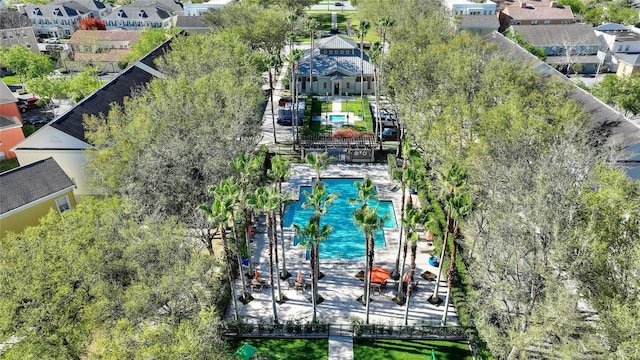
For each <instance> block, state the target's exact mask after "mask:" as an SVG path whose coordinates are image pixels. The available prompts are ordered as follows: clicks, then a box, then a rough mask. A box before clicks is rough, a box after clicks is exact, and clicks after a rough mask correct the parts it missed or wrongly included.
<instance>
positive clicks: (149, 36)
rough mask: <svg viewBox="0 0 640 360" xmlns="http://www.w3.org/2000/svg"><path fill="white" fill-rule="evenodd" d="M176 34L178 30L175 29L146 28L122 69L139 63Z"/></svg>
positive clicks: (133, 46)
mask: <svg viewBox="0 0 640 360" xmlns="http://www.w3.org/2000/svg"><path fill="white" fill-rule="evenodd" d="M176 33H177V30H176V29H175V28H174V29H172V30H169V31H166V30H164V29H151V28H145V29H144V30H142V33H141V34H140V36H139V37H138V40H137V41H136V42H135V44H133V45H132V46H131V52H129V54H128V55H127V57H126V58H125V59H124V64H123V65H124V66H122V67H123V68H124V67H126V66H127V65H131V64H133V63H134V62H136V61H138V60H139V59H141V58H142V57H143V56H145V55H147V54H148V53H149V52H151V50H153V49H155V48H156V47H158V46H159V45H160V44H162V43H163V42H165V41H167V39H168V38H170V37H171V36H173V35H175V34H176Z"/></svg>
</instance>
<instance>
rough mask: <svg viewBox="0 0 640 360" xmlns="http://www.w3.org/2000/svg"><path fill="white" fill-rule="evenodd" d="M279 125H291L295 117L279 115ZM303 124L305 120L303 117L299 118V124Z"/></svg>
mask: <svg viewBox="0 0 640 360" xmlns="http://www.w3.org/2000/svg"><path fill="white" fill-rule="evenodd" d="M277 123H278V125H283V126H291V125H292V124H293V119H291V118H290V117H279V118H278V120H277ZM302 124H303V120H302V118H299V119H298V126H302Z"/></svg>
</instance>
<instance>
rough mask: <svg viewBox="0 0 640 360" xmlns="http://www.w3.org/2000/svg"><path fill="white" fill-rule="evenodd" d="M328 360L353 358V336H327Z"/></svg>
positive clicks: (348, 359) (351, 359) (349, 359)
mask: <svg viewBox="0 0 640 360" xmlns="http://www.w3.org/2000/svg"><path fill="white" fill-rule="evenodd" d="M329 360H353V338H352V337H349V336H329Z"/></svg>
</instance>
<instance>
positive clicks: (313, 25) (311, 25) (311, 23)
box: [307, 19, 320, 96]
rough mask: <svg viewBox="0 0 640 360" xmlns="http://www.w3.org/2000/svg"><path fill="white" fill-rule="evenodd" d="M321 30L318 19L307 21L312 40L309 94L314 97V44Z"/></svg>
mask: <svg viewBox="0 0 640 360" xmlns="http://www.w3.org/2000/svg"><path fill="white" fill-rule="evenodd" d="M319 28H320V23H318V20H316V19H309V20H308V21H307V31H309V37H310V38H311V51H310V52H309V94H310V95H311V96H313V51H314V42H315V38H316V31H318V29H319Z"/></svg>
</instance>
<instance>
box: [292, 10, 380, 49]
mask: <svg viewBox="0 0 640 360" xmlns="http://www.w3.org/2000/svg"><path fill="white" fill-rule="evenodd" d="M306 13H307V16H309V17H310V18H313V19H316V20H318V23H319V24H320V30H323V31H331V11H307V12H306ZM337 16H338V31H340V32H344V34H341V35H342V36H345V37H346V35H345V34H346V32H347V19H350V20H351V29H352V30H353V31H354V34H355V35H354V36H353V37H351V39H353V40H354V41H356V42H357V43H358V46H359V44H360V38H358V37H357V32H358V26H359V25H360V19H358V18H357V17H356V13H355V11H345V12H337ZM370 22H372V21H370ZM296 40H298V39H296ZM303 41H305V42H311V40H310V39H309V38H308V37H307V38H306V39H305V40H303ZM364 41H365V42H370V43H373V42H375V41H380V37H379V36H378V33H377V32H376V30H375V27H373V26H372V27H371V28H369V31H368V32H367V35H365V37H364Z"/></svg>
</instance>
